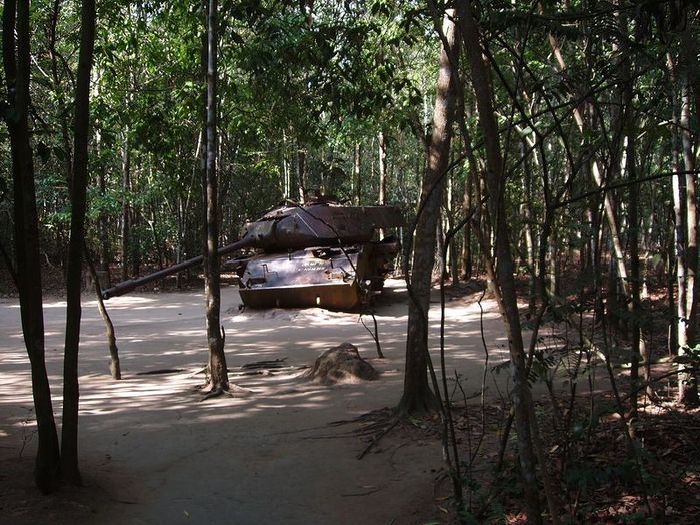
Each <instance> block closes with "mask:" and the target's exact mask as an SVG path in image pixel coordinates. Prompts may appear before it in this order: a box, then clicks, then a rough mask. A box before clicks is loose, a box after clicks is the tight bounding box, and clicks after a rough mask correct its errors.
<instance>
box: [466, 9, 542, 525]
mask: <svg viewBox="0 0 700 525" xmlns="http://www.w3.org/2000/svg"><path fill="white" fill-rule="evenodd" d="M457 6H458V12H459V20H460V26H461V27H460V28H461V32H462V35H463V37H464V46H465V47H466V49H467V56H468V58H469V70H470V72H471V78H472V87H473V89H474V94H475V96H476V104H477V109H478V111H479V127H480V128H481V132H482V134H483V137H484V149H485V154H486V175H485V177H486V186H487V188H488V193H489V195H488V216H489V219H490V223H491V229H492V231H493V235H494V242H495V247H494V250H493V251H494V255H495V259H496V268H495V269H496V282H495V283H494V284H495V285H496V291H497V294H496V297H497V300H498V303H499V309H500V311H501V316H502V317H503V320H504V321H505V325H506V333H507V335H508V350H509V353H510V363H511V375H512V378H513V388H512V391H511V399H512V402H513V410H514V412H515V418H514V419H515V428H516V432H517V436H518V456H519V459H520V467H521V472H522V475H523V488H524V492H525V502H526V506H527V513H528V521H529V522H530V523H541V521H542V518H541V515H540V504H539V496H538V490H537V477H536V471H535V453H534V450H533V446H532V440H531V427H530V410H531V403H532V400H531V392H530V387H529V385H528V382H527V374H526V372H525V348H524V345H523V336H522V329H521V326H520V314H519V312H518V304H517V296H516V290H515V278H514V277H513V275H514V270H515V268H514V264H513V255H512V252H511V246H510V231H509V227H508V220H509V217H508V213H507V208H506V201H505V199H506V195H505V186H506V185H505V181H506V177H505V171H504V163H503V155H502V153H501V145H500V140H499V135H498V125H497V123H496V113H495V111H494V104H493V91H492V90H493V88H492V84H491V82H490V79H489V74H488V70H487V68H486V65H485V64H484V59H483V55H482V48H481V36H480V35H481V29H480V27H479V25H478V22H477V21H476V20H475V19H474V16H473V6H472V2H471V0H461V1H459V2H458V3H457Z"/></svg>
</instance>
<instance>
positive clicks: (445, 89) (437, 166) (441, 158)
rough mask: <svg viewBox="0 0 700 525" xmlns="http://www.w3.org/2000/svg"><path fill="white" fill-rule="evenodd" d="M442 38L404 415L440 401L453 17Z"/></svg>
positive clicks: (416, 250)
mask: <svg viewBox="0 0 700 525" xmlns="http://www.w3.org/2000/svg"><path fill="white" fill-rule="evenodd" d="M448 13H452V11H449V12H448ZM443 34H444V35H445V41H444V42H443V49H442V52H441V54H440V73H439V76H438V84H437V96H436V98H435V111H434V113H433V133H432V136H431V138H430V143H429V147H428V162H427V168H426V171H425V176H424V178H423V181H422V184H421V200H420V207H419V216H418V219H417V222H416V231H415V239H414V242H413V265H412V272H411V282H410V288H411V302H410V303H409V308H408V328H407V334H408V335H407V341H406V371H405V375H404V391H403V396H402V398H401V401H400V403H399V409H400V410H402V411H405V412H408V413H414V412H421V411H425V410H430V409H432V408H433V407H434V406H435V396H434V394H433V392H432V391H431V390H430V387H429V386H428V377H427V366H428V359H429V355H428V309H429V307H430V288H431V286H430V285H431V280H432V271H433V265H434V264H435V235H436V231H437V226H438V221H439V219H440V204H441V203H442V199H443V191H444V187H445V171H446V170H447V166H448V163H449V154H450V142H451V139H452V123H453V121H454V118H455V106H456V99H457V82H458V75H457V56H458V53H459V39H458V38H457V36H456V28H455V24H454V17H453V14H452V16H451V15H450V14H448V15H446V16H445V18H444V20H443ZM445 45H446V46H447V47H445Z"/></svg>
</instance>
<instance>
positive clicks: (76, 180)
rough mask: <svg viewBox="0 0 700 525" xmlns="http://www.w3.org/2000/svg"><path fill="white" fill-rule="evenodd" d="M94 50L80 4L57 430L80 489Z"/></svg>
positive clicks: (65, 468)
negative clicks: (59, 424)
mask: <svg viewBox="0 0 700 525" xmlns="http://www.w3.org/2000/svg"><path fill="white" fill-rule="evenodd" d="M94 48H95V2H94V0H83V2H82V10H81V39H80V58H79V60H78V75H77V82H76V90H75V117H74V123H73V151H74V155H75V160H74V162H73V174H72V175H73V176H72V177H71V181H70V188H71V191H70V195H71V222H70V242H69V245H68V272H67V273H68V278H67V280H66V303H67V306H66V338H65V352H64V355H63V426H62V429H61V475H62V476H63V478H64V479H65V480H67V481H68V482H70V483H72V484H74V485H82V477H81V475H80V470H79V469H78V399H79V388H78V351H79V346H80V317H81V305H80V291H81V288H82V270H83V246H84V245H85V209H86V194H87V179H88V133H89V131H90V72H91V70H92V57H93V50H94Z"/></svg>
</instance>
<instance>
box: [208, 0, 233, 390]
mask: <svg viewBox="0 0 700 525" xmlns="http://www.w3.org/2000/svg"><path fill="white" fill-rule="evenodd" d="M217 9H218V6H217V0H209V9H208V12H207V50H208V51H207V169H206V171H207V184H206V196H207V247H206V252H205V254H204V257H205V259H206V266H205V276H204V280H205V288H206V296H207V342H208V345H209V377H210V381H211V389H212V392H214V391H217V390H219V391H222V390H228V387H229V384H228V370H227V368H226V356H225V354H224V337H223V334H222V333H221V322H220V311H221V287H220V280H219V254H218V246H219V222H218V221H219V217H218V215H219V214H218V199H217V192H218V174H217V165H216V164H217V163H216V160H217V128H216V126H217V118H216V103H217V94H216V84H217V74H218V71H217V38H218V37H217V18H218V17H217Z"/></svg>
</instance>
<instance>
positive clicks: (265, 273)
mask: <svg viewBox="0 0 700 525" xmlns="http://www.w3.org/2000/svg"><path fill="white" fill-rule="evenodd" d="M398 249H399V245H398V242H394V241H391V240H389V241H384V242H372V243H365V244H361V245H353V246H345V247H342V248H341V247H311V248H304V249H301V250H294V251H290V252H287V253H273V254H270V253H263V254H259V255H256V256H253V257H251V258H249V259H248V260H247V261H246V262H245V265H244V268H241V269H239V275H240V290H239V291H240V295H241V299H242V300H243V304H244V305H246V306H248V307H251V308H304V307H313V306H319V307H321V308H327V309H329V310H343V311H350V310H357V309H359V308H360V307H362V306H363V305H365V304H367V303H368V302H369V301H370V299H371V296H372V295H373V294H374V293H377V292H378V291H380V290H381V287H382V285H383V283H384V278H385V277H386V275H387V274H388V273H389V272H391V271H393V264H392V262H393V257H394V255H395V254H396V253H397V252H398Z"/></svg>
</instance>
